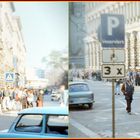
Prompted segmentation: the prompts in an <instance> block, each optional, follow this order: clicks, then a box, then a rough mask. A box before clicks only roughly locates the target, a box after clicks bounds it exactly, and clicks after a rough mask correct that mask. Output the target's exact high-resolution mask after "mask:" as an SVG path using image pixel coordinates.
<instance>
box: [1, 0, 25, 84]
mask: <svg viewBox="0 0 140 140" xmlns="http://www.w3.org/2000/svg"><path fill="white" fill-rule="evenodd" d="M14 12H15V8H14V5H13V3H11V2H1V3H0V67H1V69H0V85H1V86H4V85H11V86H14V85H16V86H23V85H24V83H25V56H26V49H25V45H24V40H23V37H22V27H21V24H20V18H19V17H16V16H15V15H14ZM6 72H14V73H15V75H16V76H15V77H16V78H15V82H14V83H7V82H6V81H5V78H4V74H5V73H6Z"/></svg>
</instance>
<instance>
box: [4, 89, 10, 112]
mask: <svg viewBox="0 0 140 140" xmlns="http://www.w3.org/2000/svg"><path fill="white" fill-rule="evenodd" d="M9 89H10V87H9V86H8V87H5V89H4V93H3V96H4V97H3V109H4V110H5V111H6V110H9V104H10V91H9Z"/></svg>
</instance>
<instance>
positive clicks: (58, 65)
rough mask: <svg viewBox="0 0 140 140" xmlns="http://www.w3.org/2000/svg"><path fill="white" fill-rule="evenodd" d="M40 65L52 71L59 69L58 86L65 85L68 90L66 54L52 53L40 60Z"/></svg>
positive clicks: (61, 52) (60, 52)
mask: <svg viewBox="0 0 140 140" xmlns="http://www.w3.org/2000/svg"><path fill="white" fill-rule="evenodd" d="M42 63H45V64H46V66H47V67H48V66H50V67H52V68H53V69H61V70H62V72H61V74H60V78H59V81H56V82H57V83H58V85H62V84H63V85H65V87H66V88H68V53H67V52H63V51H52V52H51V53H50V54H49V56H48V57H43V58H42Z"/></svg>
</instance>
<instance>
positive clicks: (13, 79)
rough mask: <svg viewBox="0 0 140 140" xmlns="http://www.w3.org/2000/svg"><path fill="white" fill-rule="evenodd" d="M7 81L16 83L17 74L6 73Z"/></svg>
mask: <svg viewBox="0 0 140 140" xmlns="http://www.w3.org/2000/svg"><path fill="white" fill-rule="evenodd" d="M5 81H6V82H14V81H15V73H14V72H6V73H5Z"/></svg>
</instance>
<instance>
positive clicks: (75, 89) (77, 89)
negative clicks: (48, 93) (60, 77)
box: [69, 83, 89, 92]
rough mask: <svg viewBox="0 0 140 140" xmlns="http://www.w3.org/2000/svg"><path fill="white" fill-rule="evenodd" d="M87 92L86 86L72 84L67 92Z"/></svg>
mask: <svg viewBox="0 0 140 140" xmlns="http://www.w3.org/2000/svg"><path fill="white" fill-rule="evenodd" d="M81 91H89V87H88V85H87V84H82V83H81V84H72V85H70V86H69V92H81Z"/></svg>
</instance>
